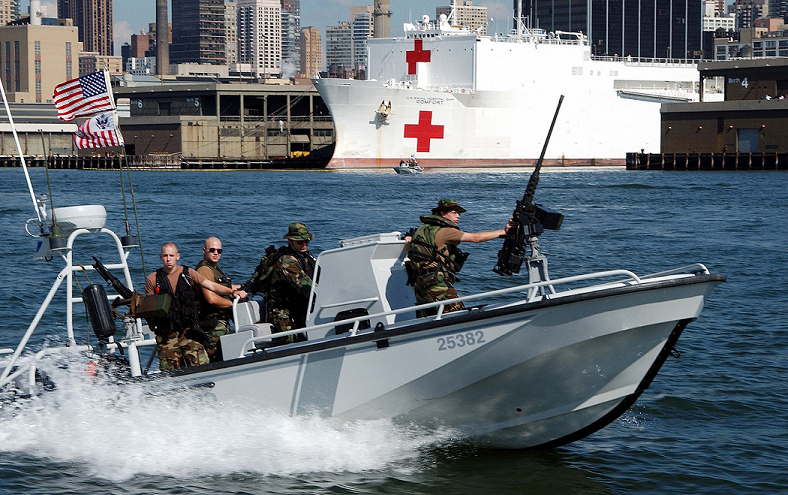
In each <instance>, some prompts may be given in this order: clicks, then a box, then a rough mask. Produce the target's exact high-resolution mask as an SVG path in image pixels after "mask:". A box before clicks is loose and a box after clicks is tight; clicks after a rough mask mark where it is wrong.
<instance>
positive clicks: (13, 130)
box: [0, 81, 46, 231]
mask: <svg viewBox="0 0 788 495" xmlns="http://www.w3.org/2000/svg"><path fill="white" fill-rule="evenodd" d="M0 93H2V96H3V105H5V111H6V114H7V115H8V123H9V124H11V133H12V134H13V135H14V142H15V143H16V150H17V152H18V153H19V161H20V163H21V164H22V169H23V170H24V171H25V179H26V180H27V188H28V189H29V190H30V198H31V199H32V200H33V209H34V210H36V217H38V226H39V228H41V230H42V231H43V229H44V220H43V219H42V212H41V211H40V208H41V207H40V206H39V204H38V201H36V193H35V191H33V183H32V182H31V181H30V174H29V173H28V171H27V164H26V163H25V155H24V154H22V145H20V144H19V135H18V134H17V133H16V126H15V125H14V119H13V117H11V109H10V108H9V106H8V98H7V97H6V95H5V88H4V87H3V83H2V81H0ZM45 204H46V203H45Z"/></svg>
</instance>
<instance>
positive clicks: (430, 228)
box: [405, 199, 512, 318]
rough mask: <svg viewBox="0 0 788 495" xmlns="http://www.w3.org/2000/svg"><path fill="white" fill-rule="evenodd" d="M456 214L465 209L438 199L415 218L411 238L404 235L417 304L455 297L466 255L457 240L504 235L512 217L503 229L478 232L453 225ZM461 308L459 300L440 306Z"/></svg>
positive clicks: (427, 313) (447, 309)
mask: <svg viewBox="0 0 788 495" xmlns="http://www.w3.org/2000/svg"><path fill="white" fill-rule="evenodd" d="M460 213H465V208H463V207H462V206H460V205H459V204H458V203H457V202H456V201H454V200H451V199H442V200H440V201H438V206H437V207H435V208H433V210H432V214H431V215H422V216H421V217H420V218H419V219H420V220H421V221H422V222H423V224H422V225H421V226H420V227H419V228H418V229H416V232H415V233H414V234H413V237H412V238H408V237H406V238H405V240H406V241H408V242H407V244H406V246H407V247H406V249H408V257H409V258H410V263H411V267H412V268H413V270H414V272H415V273H414V280H413V292H414V293H415V295H416V304H417V305H419V304H427V303H430V302H434V301H445V300H447V299H456V298H457V297H459V296H458V294H457V291H456V290H455V289H454V283H455V282H456V280H457V277H456V273H457V272H458V271H460V269H461V268H462V264H463V263H464V262H465V259H466V258H467V256H468V255H467V254H464V253H463V252H462V251H460V249H459V248H458V245H459V244H460V242H486V241H489V240H492V239H495V238H497V237H501V236H503V235H505V234H506V231H507V230H508V229H509V228H510V227H511V226H512V220H511V219H509V223H507V224H506V228H505V229H498V230H493V231H490V232H479V233H468V232H463V231H462V230H460V228H459V227H458V226H457V223H458V222H459V220H460ZM464 308H465V306H464V305H463V304H462V302H456V303H450V304H447V305H446V306H444V308H443V312H444V313H448V312H451V311H460V310H462V309H464ZM437 313H438V309H437V308H427V309H420V310H417V311H416V316H418V317H419V318H421V317H423V316H430V315H434V314H437Z"/></svg>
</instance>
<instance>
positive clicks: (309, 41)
mask: <svg viewBox="0 0 788 495" xmlns="http://www.w3.org/2000/svg"><path fill="white" fill-rule="evenodd" d="M300 44H301V74H303V75H305V76H307V77H312V76H314V75H315V74H317V73H318V72H320V69H321V68H322V64H323V44H322V42H321V40H320V30H319V29H317V28H316V27H313V26H309V27H305V28H303V29H301V43H300Z"/></svg>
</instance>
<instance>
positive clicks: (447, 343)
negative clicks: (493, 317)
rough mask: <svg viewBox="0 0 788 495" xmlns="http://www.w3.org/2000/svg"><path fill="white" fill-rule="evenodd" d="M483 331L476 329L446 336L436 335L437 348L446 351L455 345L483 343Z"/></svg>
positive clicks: (463, 345) (484, 341)
mask: <svg viewBox="0 0 788 495" xmlns="http://www.w3.org/2000/svg"><path fill="white" fill-rule="evenodd" d="M486 342H487V341H486V340H484V332H482V331H481V330H476V331H475V332H465V333H458V334H457V335H449V336H448V337H438V350H439V351H446V350H449V349H454V348H455V347H465V346H466V345H476V344H484V343H486Z"/></svg>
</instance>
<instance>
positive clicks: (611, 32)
mask: <svg viewBox="0 0 788 495" xmlns="http://www.w3.org/2000/svg"><path fill="white" fill-rule="evenodd" d="M701 1H702V0H606V1H605V2H602V1H591V2H585V1H583V2H580V1H578V0H549V1H546V0H541V1H540V0H523V2H522V5H523V18H524V19H528V24H529V25H530V26H531V27H534V28H537V27H538V28H542V29H544V30H546V31H567V32H572V31H574V32H582V33H584V34H586V35H587V36H588V40H589V42H590V43H591V45H592V47H591V53H592V54H594V55H597V56H602V55H604V56H632V57H646V58H677V59H685V58H689V59H692V58H700V57H701V55H702V51H701V28H702V21H701V16H702V9H701ZM517 2H518V0H514V6H515V9H516V8H517Z"/></svg>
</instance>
